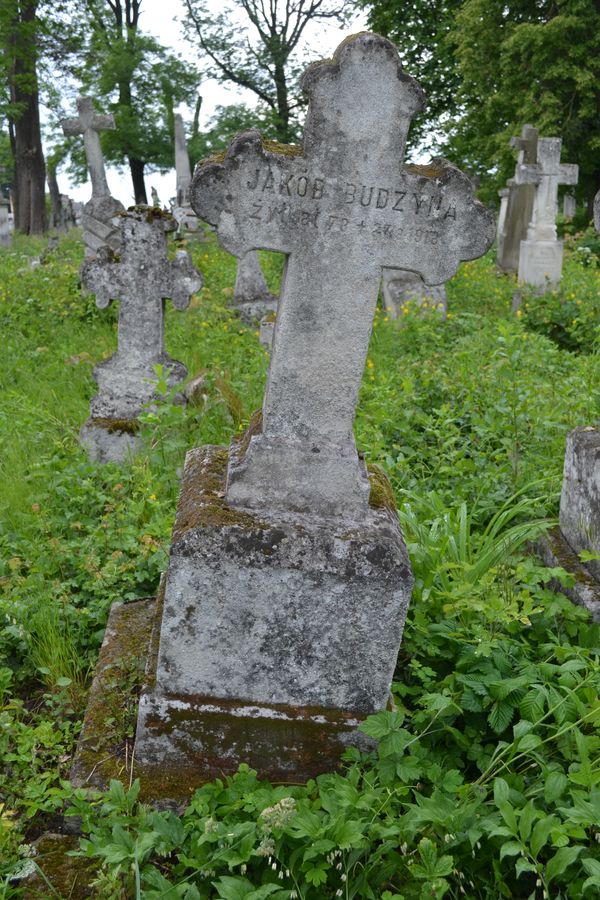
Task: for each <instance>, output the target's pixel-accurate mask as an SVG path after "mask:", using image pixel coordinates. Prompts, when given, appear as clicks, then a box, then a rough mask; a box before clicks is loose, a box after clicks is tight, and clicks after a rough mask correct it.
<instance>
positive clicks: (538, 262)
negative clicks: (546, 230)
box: [519, 241, 563, 289]
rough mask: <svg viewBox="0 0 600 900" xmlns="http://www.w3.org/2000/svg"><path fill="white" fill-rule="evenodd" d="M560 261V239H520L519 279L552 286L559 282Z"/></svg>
mask: <svg viewBox="0 0 600 900" xmlns="http://www.w3.org/2000/svg"><path fill="white" fill-rule="evenodd" d="M562 263H563V244H562V241H521V251H520V254H519V281H522V282H524V283H525V284H530V285H532V286H533V287H538V288H544V289H548V288H552V287H554V286H556V285H557V284H558V283H559V282H560V276H561V274H562Z"/></svg>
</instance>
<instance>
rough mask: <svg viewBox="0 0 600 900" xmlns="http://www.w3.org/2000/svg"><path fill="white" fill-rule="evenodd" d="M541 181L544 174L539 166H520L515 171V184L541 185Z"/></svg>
mask: <svg viewBox="0 0 600 900" xmlns="http://www.w3.org/2000/svg"><path fill="white" fill-rule="evenodd" d="M541 180H542V174H541V172H540V167H539V166H537V165H520V166H517V168H516V170H515V184H539V183H540V181H541Z"/></svg>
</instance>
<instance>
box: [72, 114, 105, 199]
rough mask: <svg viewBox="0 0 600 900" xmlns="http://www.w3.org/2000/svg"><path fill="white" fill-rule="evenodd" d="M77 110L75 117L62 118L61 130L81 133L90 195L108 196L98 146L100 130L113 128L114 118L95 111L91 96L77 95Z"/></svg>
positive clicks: (100, 148)
mask: <svg viewBox="0 0 600 900" xmlns="http://www.w3.org/2000/svg"><path fill="white" fill-rule="evenodd" d="M77 110H78V112H79V117H78V118H77V119H63V120H62V123H61V124H62V128H63V132H64V134H66V135H68V136H73V135H76V134H82V135H83V143H84V145H85V154H86V158H87V165H88V171H89V173H90V179H91V181H92V197H93V198H94V199H96V198H98V197H106V196H110V191H109V189H108V183H107V181H106V173H105V171H104V159H103V156H102V147H101V146H100V132H101V131H110V130H113V129H114V127H115V120H114V118H113V117H112V116H110V115H108V116H104V115H100V114H99V113H97V112H96V111H95V110H94V107H93V104H92V100H91V97H78V98H77Z"/></svg>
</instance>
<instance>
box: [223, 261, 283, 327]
mask: <svg viewBox="0 0 600 900" xmlns="http://www.w3.org/2000/svg"><path fill="white" fill-rule="evenodd" d="M278 302H279V297H276V296H275V295H274V294H272V293H271V292H270V291H269V287H268V285H267V282H266V281H265V276H264V274H263V270H262V268H261V265H260V260H259V258H258V253H257V252H256V250H249V251H248V253H244V255H243V256H240V258H239V259H238V262H237V273H236V278H235V287H234V289H233V296H232V298H231V305H232V307H233V308H234V309H236V310H237V311H238V312H239V314H240V316H241V318H242V319H243V320H244V321H245V322H254V321H256V320H257V319H261V318H262V317H263V316H265V315H268V314H269V313H271V312H276V311H277V304H278Z"/></svg>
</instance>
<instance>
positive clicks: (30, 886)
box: [20, 834, 99, 900]
mask: <svg viewBox="0 0 600 900" xmlns="http://www.w3.org/2000/svg"><path fill="white" fill-rule="evenodd" d="M78 848H79V838H77V837H75V836H73V835H65V834H45V835H42V837H40V838H39V839H38V840H37V841H36V842H35V845H34V849H35V857H34V858H35V862H36V865H37V866H39V869H40V870H41V873H40V871H36V872H35V873H33V874H32V875H30V876H29V878H27V879H26V881H25V882H24V884H23V886H22V888H23V894H22V895H20V896H22V897H23V898H24V900H48V897H49V896H50V893H49V892H50V889H52V895H51V896H52V897H69V898H70V900H83V898H85V897H91V896H92V893H93V890H92V888H91V887H90V882H91V881H93V879H94V877H95V875H96V873H97V871H98V868H99V862H98V860H94V859H87V858H86V857H81V856H76V857H73V856H67V854H68V853H70V852H72V851H73V850H77V849H78ZM49 885H51V888H50V887H49Z"/></svg>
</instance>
